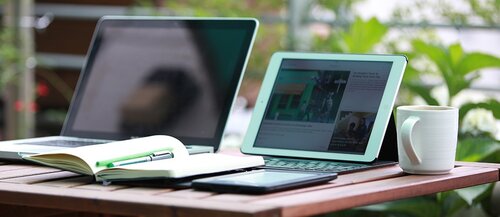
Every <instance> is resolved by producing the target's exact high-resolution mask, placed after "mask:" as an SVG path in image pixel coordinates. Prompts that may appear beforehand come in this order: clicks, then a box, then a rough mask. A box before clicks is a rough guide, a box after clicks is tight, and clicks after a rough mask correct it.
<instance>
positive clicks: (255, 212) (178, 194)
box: [0, 162, 500, 216]
mask: <svg viewBox="0 0 500 217" xmlns="http://www.w3.org/2000/svg"><path fill="white" fill-rule="evenodd" d="M499 168H500V165H499V164H486V163H465V162H457V167H456V168H455V169H453V170H452V172H451V173H450V174H447V175H420V176H417V175H408V174H404V173H403V172H402V171H401V169H400V168H399V167H398V166H390V167H386V168H380V169H375V170H369V171H363V172H357V173H352V174H346V175H340V176H339V177H338V179H336V180H334V181H331V182H330V183H328V184H324V185H318V186H313V187H308V188H301V189H296V190H290V191H285V192H280V193H273V194H267V195H261V196H252V195H240V194H216V193H211V192H202V191H194V190H192V189H183V190H174V189H169V188H146V187H131V186H125V185H113V184H112V185H108V186H103V185H101V184H96V183H92V180H91V178H90V177H84V176H80V175H77V174H74V173H71V172H66V171H61V170H57V169H52V168H47V167H41V166H33V165H21V164H12V163H6V162H0V204H1V205H0V213H1V214H0V215H1V216H23V215H24V216H50V215H57V216H66V214H67V213H68V212H85V213H86V214H84V215H78V216H95V215H94V214H92V213H106V214H115V215H127V216H130V215H132V216H303V215H314V214H321V213H327V212H332V211H337V210H342V209H348V208H352V207H357V206H362V205H368V204H374V203H380V202H385V201H391V200H397V199H402V198H409V197H415V196H420V195H427V194H432V193H436V192H441V191H447V190H452V189H457V188H463V187H468V186H474V185H479V184H484V183H490V182H495V181H498V180H499ZM65 213H66V214H65ZM68 216H74V215H68Z"/></svg>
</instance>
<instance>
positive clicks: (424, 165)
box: [396, 106, 458, 174]
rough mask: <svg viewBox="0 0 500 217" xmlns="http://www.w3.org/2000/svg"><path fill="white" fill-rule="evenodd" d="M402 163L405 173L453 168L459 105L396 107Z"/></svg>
mask: <svg viewBox="0 0 500 217" xmlns="http://www.w3.org/2000/svg"><path fill="white" fill-rule="evenodd" d="M396 129H397V135H398V156H399V166H400V167H401V168H402V169H403V171H404V172H406V173H412V174H444V173H448V172H449V171H450V170H451V169H453V167H454V165H455V153H456V149H457V137H458V109H457V108H453V107H447V106H399V107H398V108H397V125H396Z"/></svg>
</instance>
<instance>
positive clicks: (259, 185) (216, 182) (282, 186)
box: [191, 169, 337, 194]
mask: <svg viewBox="0 0 500 217" xmlns="http://www.w3.org/2000/svg"><path fill="white" fill-rule="evenodd" d="M335 178H337V174H336V173H323V172H309V171H287V170H271V169H262V170H253V171H249V172H241V173H235V174H229V175H223V176H216V177H210V178H203V179H196V180H194V181H193V182H192V184H191V187H193V188H194V189H197V190H205V191H215V192H221V193H248V194H262V193H269V192H275V191H281V190H287V189H291V188H296V187H303V186H309V185H314V184H320V183H325V182H328V181H330V180H334V179H335Z"/></svg>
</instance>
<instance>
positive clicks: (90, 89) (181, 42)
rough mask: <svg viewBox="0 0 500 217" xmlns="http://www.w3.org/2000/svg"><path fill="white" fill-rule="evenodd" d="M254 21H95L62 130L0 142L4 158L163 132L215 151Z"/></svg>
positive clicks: (200, 149)
mask: <svg viewBox="0 0 500 217" xmlns="http://www.w3.org/2000/svg"><path fill="white" fill-rule="evenodd" d="M257 27H258V21H257V20H255V19H253V18H185V17H119V16H108V17H103V18H102V19H100V20H99V21H98V24H97V27H96V30H95V32H94V35H93V39H92V42H91V45H90V48H89V51H88V54H87V58H86V63H85V65H84V66H83V68H82V71H81V74H80V78H79V81H78V84H77V88H76V90H75V93H74V96H73V99H72V102H71V105H70V108H69V111H68V114H67V117H66V120H65V123H64V125H63V128H62V132H61V134H60V136H52V137H43V138H31V139H22V140H12V141H5V142H1V143H0V158H1V159H20V155H24V154H35V153H42V152H47V151H53V150H57V149H61V148H70V147H77V146H82V145H91V144H99V143H106V142H111V141H115V140H125V139H130V138H136V137H143V136H149V135H156V134H166V135H171V136H174V137H176V138H178V139H179V140H180V141H181V142H183V143H184V144H185V145H186V146H187V148H188V150H189V152H190V153H191V154H196V153H205V152H214V151H217V149H218V147H219V143H220V141H221V138H222V134H223V131H224V127H225V125H226V121H227V118H228V115H229V112H230V109H231V106H232V103H233V101H234V99H235V95H236V93H237V91H238V88H239V86H240V83H241V80H242V77H243V76H242V75H243V72H244V70H245V67H246V64H247V61H248V57H249V53H250V50H251V48H252V45H253V42H254V38H255V34H256V30H257Z"/></svg>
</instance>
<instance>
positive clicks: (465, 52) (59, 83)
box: [0, 0, 500, 216]
mask: <svg viewBox="0 0 500 217" xmlns="http://www.w3.org/2000/svg"><path fill="white" fill-rule="evenodd" d="M0 7H1V11H0V12H1V22H2V25H1V27H0V93H1V94H0V140H6V139H15V138H25V137H34V136H46V135H58V134H59V132H60V129H61V127H62V124H63V122H64V118H65V115H66V111H67V109H68V106H69V103H70V101H71V97H72V94H73V91H74V88H75V85H76V82H77V79H78V76H79V73H80V69H81V67H82V64H83V62H84V60H85V54H86V52H87V49H88V46H89V43H90V39H91V36H92V32H93V30H94V27H95V24H96V22H97V20H98V19H99V18H100V17H101V16H104V15H155V16H197V17H213V16H222V17H255V18H257V19H258V20H259V21H260V23H261V25H260V28H259V30H258V34H257V39H256V43H255V45H254V48H253V51H252V54H251V57H250V60H249V61H250V62H249V64H248V67H247V70H246V74H245V77H244V80H243V84H242V88H241V89H240V93H239V97H238V99H237V101H236V105H235V106H234V109H233V111H232V114H231V116H230V119H229V121H228V126H227V129H226V136H225V140H224V141H223V147H238V146H239V145H240V144H241V142H242V138H243V136H244V133H245V131H246V126H247V125H248V121H249V119H250V116H251V112H252V107H253V105H254V101H255V98H256V97H257V94H258V91H259V87H260V82H261V79H262V78H263V75H264V73H265V70H266V67H267V64H268V61H269V58H270V56H271V55H272V53H273V52H275V51H280V50H288V51H311V52H335V53H398V54H405V55H407V56H408V58H409V65H408V67H407V70H406V72H405V76H404V79H403V84H402V86H401V89H400V92H399V96H398V98H397V105H403V104H430V105H451V106H456V107H459V108H460V133H459V144H458V150H457V160H463V161H485V162H496V163H498V162H500V143H499V139H500V130H499V129H500V122H499V119H500V103H499V100H500V59H499V57H500V0H415V1H397V0H385V1H376V0H351V1H349V0H329V1H321V0H311V1H306V0H288V1H284V0H267V1H257V0H241V1H234V0H205V1H195V0H175V1H173V0H0ZM497 186H498V185H497ZM494 189H495V187H494V185H483V186H478V187H474V188H466V189H461V190H456V191H451V192H445V193H440V194H437V195H432V196H428V197H419V198H414V199H411V200H403V201H397V202H394V203H385V204H379V205H375V206H369V207H363V208H360V209H355V210H349V211H346V212H341V213H336V214H332V215H334V216H342V215H344V214H345V215H365V214H366V212H369V214H371V215H375V216H386V215H387V216H470V214H471V212H472V214H473V215H474V216H498V215H500V211H499V210H498V204H500V198H499V197H500V196H499V195H500V193H497V194H493V193H492V192H494V191H495V190H494ZM496 189H497V190H496V191H500V190H498V187H496ZM495 204H496V205H497V206H495ZM422 207H426V209H422Z"/></svg>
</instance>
